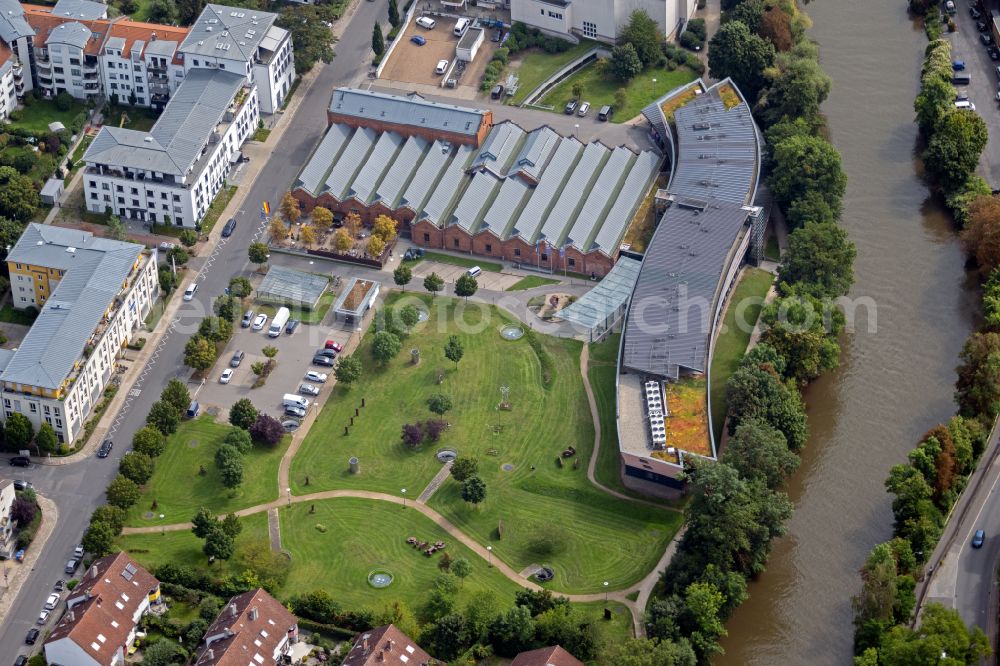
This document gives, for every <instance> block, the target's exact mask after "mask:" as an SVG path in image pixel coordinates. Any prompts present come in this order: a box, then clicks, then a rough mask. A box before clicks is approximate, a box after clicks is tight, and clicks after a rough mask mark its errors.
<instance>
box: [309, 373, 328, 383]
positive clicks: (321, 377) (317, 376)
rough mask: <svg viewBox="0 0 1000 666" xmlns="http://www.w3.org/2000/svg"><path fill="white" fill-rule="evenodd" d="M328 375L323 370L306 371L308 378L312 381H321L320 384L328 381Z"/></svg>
mask: <svg viewBox="0 0 1000 666" xmlns="http://www.w3.org/2000/svg"><path fill="white" fill-rule="evenodd" d="M327 377H328V375H327V374H326V373H323V372H316V371H315V370H310V371H309V372H307V373H306V379H308V380H309V381H311V382H319V383H320V384H325V383H326V378H327Z"/></svg>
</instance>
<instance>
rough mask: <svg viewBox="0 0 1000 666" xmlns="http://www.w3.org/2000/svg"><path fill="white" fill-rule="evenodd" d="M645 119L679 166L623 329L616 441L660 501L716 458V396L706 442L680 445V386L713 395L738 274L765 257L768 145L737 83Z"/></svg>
mask: <svg viewBox="0 0 1000 666" xmlns="http://www.w3.org/2000/svg"><path fill="white" fill-rule="evenodd" d="M692 92H693V93H694V94H693V96H692ZM686 97H691V99H690V100H689V101H682V100H684V99H685V98H686ZM668 114H672V118H671V117H670V116H669V115H668ZM643 115H644V116H645V117H646V119H647V120H648V121H649V124H650V129H651V132H652V134H653V135H654V138H655V139H656V140H657V142H658V143H659V144H660V145H661V146H662V147H663V149H664V151H665V152H666V153H667V155H668V157H669V159H670V162H671V164H672V165H673V168H672V170H671V175H670V180H669V182H668V184H667V187H666V189H665V190H661V191H659V192H657V195H656V205H657V207H658V210H660V211H662V215H661V217H660V221H659V224H658V226H657V228H656V231H655V232H654V234H653V238H652V240H651V241H650V243H649V245H648V247H647V249H646V252H645V255H644V258H643V261H642V266H641V267H640V269H639V274H638V277H637V279H636V281H635V287H634V288H633V290H632V294H631V298H630V301H629V308H628V314H627V316H626V319H625V326H624V330H623V335H622V341H621V350H620V356H619V376H618V394H617V398H618V435H619V446H620V448H621V456H622V462H623V467H624V470H623V471H624V480H625V482H626V484H627V485H632V486H633V487H636V488H637V489H643V490H653V491H654V492H655V491H656V490H657V487H661V488H662V487H664V486H666V487H670V488H675V489H679V488H682V483H681V482H680V481H679V480H678V476H679V474H680V472H681V471H682V469H683V464H684V457H685V456H688V455H697V456H702V457H707V458H716V457H717V454H718V451H717V443H716V442H715V440H714V436H713V435H712V427H711V421H712V414H711V404H710V402H709V401H708V395H707V393H706V395H704V396H703V398H704V412H705V414H706V421H707V423H706V424H705V425H706V428H705V429H706V436H705V440H706V441H704V442H699V443H698V445H697V446H688V448H687V449H684V448H680V447H679V446H678V445H677V442H676V441H675V440H674V438H673V436H672V431H671V417H672V416H673V415H672V414H671V407H670V403H671V400H670V395H671V391H672V390H673V389H672V383H673V382H677V381H681V380H683V379H685V378H687V377H691V376H704V377H705V378H706V382H705V385H706V387H708V386H710V384H711V373H710V368H711V362H712V353H713V346H714V343H715V336H716V333H717V329H718V325H719V322H720V320H721V316H722V313H723V311H724V309H725V305H726V303H727V299H728V296H729V294H730V292H731V290H732V288H733V286H734V284H735V280H736V276H737V275H738V273H739V271H740V269H741V268H742V266H743V265H744V263H745V262H746V261H752V262H758V261H759V260H760V259H761V258H762V253H763V241H764V231H765V227H766V223H767V210H766V209H765V208H762V207H761V206H759V205H755V199H756V198H757V195H758V186H759V184H760V182H761V150H762V143H763V139H762V137H761V134H760V131H759V129H758V128H757V126H756V124H755V122H754V120H753V116H752V114H751V112H750V108H749V106H748V105H747V103H746V101H745V100H744V99H743V97H742V94H741V93H740V92H739V90H738V89H737V88H736V86H735V85H734V84H733V83H732V82H731V81H730V80H728V79H726V80H724V81H721V82H719V83H718V84H716V85H714V86H712V87H710V88H706V87H705V86H704V84H703V83H702V82H701V81H696V82H695V83H693V84H691V85H690V86H685V87H683V88H679V89H677V90H675V91H672V92H671V93H670V94H668V95H667V96H665V97H664V98H662V99H660V100H658V101H657V102H655V103H654V104H651V105H650V106H649V107H647V108H646V109H645V110H644V111H643ZM717 416H718V418H724V417H725V415H717Z"/></svg>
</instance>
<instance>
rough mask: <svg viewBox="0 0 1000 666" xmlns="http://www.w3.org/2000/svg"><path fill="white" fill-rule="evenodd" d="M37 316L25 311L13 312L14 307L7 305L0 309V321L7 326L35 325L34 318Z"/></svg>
mask: <svg viewBox="0 0 1000 666" xmlns="http://www.w3.org/2000/svg"><path fill="white" fill-rule="evenodd" d="M37 316H38V314H37V313H36V314H32V313H30V312H27V311H25V310H15V309H14V306H13V305H11V304H9V303H8V304H7V305H5V306H3V307H2V308H0V321H2V322H6V323H8V324H22V325H24V326H31V325H32V324H33V323H35V317H37Z"/></svg>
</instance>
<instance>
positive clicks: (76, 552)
mask: <svg viewBox="0 0 1000 666" xmlns="http://www.w3.org/2000/svg"><path fill="white" fill-rule="evenodd" d="M84 552H86V551H85V549H84V547H83V544H81V545H79V546H77V547H76V548H74V549H73V557H75V558H76V559H78V560H79V559H80V558H82V557H83V554H84Z"/></svg>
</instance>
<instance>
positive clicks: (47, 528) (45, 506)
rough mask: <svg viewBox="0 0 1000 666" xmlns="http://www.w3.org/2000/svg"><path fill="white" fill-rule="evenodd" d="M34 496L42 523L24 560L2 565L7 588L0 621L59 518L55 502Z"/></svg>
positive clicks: (2, 602) (0, 609)
mask: <svg viewBox="0 0 1000 666" xmlns="http://www.w3.org/2000/svg"><path fill="white" fill-rule="evenodd" d="M36 497H37V498H38V506H40V507H41V508H42V524H41V526H40V527H39V528H38V532H36V533H35V538H34V540H33V541H32V542H31V545H30V546H29V547H28V550H27V551H25V557H24V561H23V562H16V561H14V560H10V561H8V562H5V563H4V565H3V573H4V578H6V579H7V589H5V590H4V593H3V598H2V599H0V622H3V621H4V620H6V619H7V613H9V612H10V607H11V606H13V605H14V601H15V600H16V599H17V595H18V594H20V592H21V587H22V586H24V581H25V580H27V578H28V574H30V573H31V572H32V571H34V568H35V561H36V560H37V559H38V555H39V554H40V553H41V552H42V550H43V549H44V548H45V543H46V542H47V541H48V540H49V537H50V536H52V532H53V531H54V530H55V526H56V522H57V521H58V520H59V510H58V509H57V508H56V504H55V502H53V501H52V500H50V499H48V498H47V497H42V496H41V495H36ZM8 567H9V569H8Z"/></svg>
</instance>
